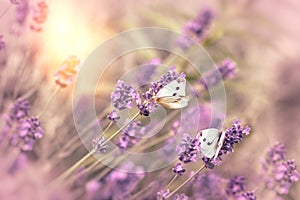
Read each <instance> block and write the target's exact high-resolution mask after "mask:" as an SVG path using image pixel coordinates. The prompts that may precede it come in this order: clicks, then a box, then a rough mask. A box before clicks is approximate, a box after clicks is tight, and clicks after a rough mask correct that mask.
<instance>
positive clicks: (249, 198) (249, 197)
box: [235, 191, 256, 200]
mask: <svg viewBox="0 0 300 200" xmlns="http://www.w3.org/2000/svg"><path fill="white" fill-rule="evenodd" d="M235 199H236V200H256V196H255V195H254V192H252V191H251V192H250V191H248V192H243V193H242V194H240V195H239V196H237V197H235Z"/></svg>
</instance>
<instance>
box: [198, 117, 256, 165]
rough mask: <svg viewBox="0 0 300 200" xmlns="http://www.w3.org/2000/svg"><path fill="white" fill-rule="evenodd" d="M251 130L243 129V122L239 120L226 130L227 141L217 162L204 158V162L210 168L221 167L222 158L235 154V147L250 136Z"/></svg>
mask: <svg viewBox="0 0 300 200" xmlns="http://www.w3.org/2000/svg"><path fill="white" fill-rule="evenodd" d="M250 131H251V128H250V127H249V126H245V127H242V126H241V121H240V120H239V119H238V120H236V121H234V122H233V123H232V126H231V128H228V129H227V130H225V139H224V142H223V145H222V147H221V150H220V151H219V154H218V155H217V158H216V160H213V159H210V158H206V157H203V158H202V160H203V162H205V163H206V165H207V167H208V168H211V169H212V168H214V164H217V165H219V164H220V163H221V161H222V159H221V156H222V155H226V154H229V153H232V152H234V145H235V144H238V143H240V142H241V141H242V140H243V139H244V137H245V136H246V135H249V134H250Z"/></svg>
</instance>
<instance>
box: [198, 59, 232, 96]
mask: <svg viewBox="0 0 300 200" xmlns="http://www.w3.org/2000/svg"><path fill="white" fill-rule="evenodd" d="M235 75H236V64H235V63H234V62H232V61H231V60H229V59H226V60H224V61H222V63H221V64H220V65H219V66H218V67H217V69H214V70H212V71H209V72H207V73H206V74H204V75H203V77H202V78H201V79H200V80H199V83H200V85H202V87H203V88H205V89H206V90H207V89H208V88H210V87H214V86H217V85H218V84H219V83H220V82H221V81H222V80H225V79H227V78H233V77H234V76H235Z"/></svg>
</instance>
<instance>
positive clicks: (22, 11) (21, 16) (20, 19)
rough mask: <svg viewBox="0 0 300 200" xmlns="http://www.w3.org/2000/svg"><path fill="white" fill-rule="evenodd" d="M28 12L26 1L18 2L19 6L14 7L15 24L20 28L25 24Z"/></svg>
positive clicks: (28, 7)
mask: <svg viewBox="0 0 300 200" xmlns="http://www.w3.org/2000/svg"><path fill="white" fill-rule="evenodd" d="M29 10H30V6H29V2H28V0H22V1H19V4H18V5H17V6H16V12H17V14H16V22H17V23H18V24H19V25H20V26H23V25H24V24H25V22H26V19H27V18H28V15H29Z"/></svg>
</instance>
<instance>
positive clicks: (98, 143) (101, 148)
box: [93, 137, 107, 153]
mask: <svg viewBox="0 0 300 200" xmlns="http://www.w3.org/2000/svg"><path fill="white" fill-rule="evenodd" d="M104 142H105V138H104V137H101V138H99V137H96V138H94V139H93V148H94V149H95V150H96V151H97V152H101V153H104V152H106V150H107V145H103V143H104Z"/></svg>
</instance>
